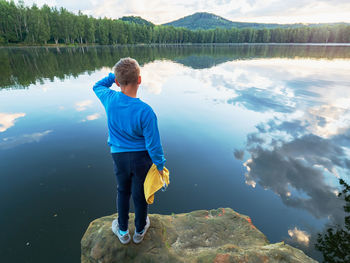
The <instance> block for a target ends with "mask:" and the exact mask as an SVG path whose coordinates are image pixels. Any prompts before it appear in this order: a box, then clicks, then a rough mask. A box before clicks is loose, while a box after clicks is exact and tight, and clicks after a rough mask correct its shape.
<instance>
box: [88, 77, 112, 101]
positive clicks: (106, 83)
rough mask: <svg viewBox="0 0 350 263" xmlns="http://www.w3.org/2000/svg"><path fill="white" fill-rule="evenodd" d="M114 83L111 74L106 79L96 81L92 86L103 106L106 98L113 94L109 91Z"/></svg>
mask: <svg viewBox="0 0 350 263" xmlns="http://www.w3.org/2000/svg"><path fill="white" fill-rule="evenodd" d="M114 82H115V75H114V74H113V73H109V74H108V76H107V77H105V78H103V79H101V80H99V81H97V82H96V83H95V85H94V86H93V88H92V89H93V91H94V92H95V94H96V96H97V97H98V98H99V99H100V101H101V102H102V104H105V102H106V100H107V98H108V97H109V96H110V95H111V94H112V93H113V92H114V91H113V90H111V89H109V88H110V87H111V86H112V85H113V83H114Z"/></svg>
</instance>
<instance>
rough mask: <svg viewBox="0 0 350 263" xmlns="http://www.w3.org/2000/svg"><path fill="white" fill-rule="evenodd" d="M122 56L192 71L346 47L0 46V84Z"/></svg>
mask: <svg viewBox="0 0 350 263" xmlns="http://www.w3.org/2000/svg"><path fill="white" fill-rule="evenodd" d="M126 56H130V57H134V58H135V59H137V60H138V61H139V63H140V65H143V64H146V63H149V62H152V61H156V60H163V59H168V60H172V61H176V62H178V63H180V64H183V65H185V66H187V67H191V68H194V69H204V68H210V67H213V66H216V65H219V64H221V63H224V62H227V61H232V60H250V59H253V58H277V57H278V58H323V59H324V58H327V59H335V58H350V54H349V52H348V47H341V46H340V47H332V46H314V45H313V46H296V45H232V46H211V45H209V46H208V45H203V46H154V47H153V48H149V47H143V46H124V47H118V48H116V47H111V46H104V47H79V48H35V47H31V48H0V60H1V65H0V72H1V74H0V88H10V87H11V88H23V87H28V86H29V85H30V84H35V83H37V82H43V81H44V80H45V79H49V80H51V81H54V80H55V79H56V78H58V79H61V80H63V79H65V78H67V77H69V76H74V77H78V76H79V74H82V73H84V72H88V73H91V72H93V71H94V70H96V69H101V68H103V67H106V66H107V67H111V65H114V64H115V62H116V61H118V60H119V58H122V57H126Z"/></svg>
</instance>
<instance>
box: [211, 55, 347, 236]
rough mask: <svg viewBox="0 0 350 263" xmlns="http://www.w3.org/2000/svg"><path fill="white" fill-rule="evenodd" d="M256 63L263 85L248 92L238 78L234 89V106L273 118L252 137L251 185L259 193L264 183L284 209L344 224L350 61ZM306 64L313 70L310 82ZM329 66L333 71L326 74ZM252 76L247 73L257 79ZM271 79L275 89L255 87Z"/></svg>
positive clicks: (249, 137)
mask: <svg viewBox="0 0 350 263" xmlns="http://www.w3.org/2000/svg"><path fill="white" fill-rule="evenodd" d="M249 63H250V64H251V65H252V67H254V72H253V74H252V75H253V76H252V78H253V80H252V82H253V83H254V84H255V85H252V84H253V83H250V82H249V81H248V83H249V87H242V85H241V83H240V81H241V80H240V79H241V78H239V77H236V79H239V81H238V82H235V81H234V80H233V81H232V82H231V85H229V86H228V89H232V90H233V93H234V94H233V98H231V99H228V100H227V103H229V104H234V105H238V106H240V107H244V108H246V109H248V110H251V111H255V112H259V113H262V112H273V115H272V117H271V118H270V119H267V120H266V121H264V122H260V123H258V124H257V125H256V132H252V133H249V134H248V135H247V137H246V147H245V150H246V152H248V155H249V159H248V160H246V161H245V162H244V166H245V167H246V170H247V172H246V174H245V178H246V183H247V184H248V185H251V186H253V187H255V186H256V184H257V183H258V184H259V185H261V186H262V187H264V188H265V189H270V190H272V191H274V192H275V193H276V194H277V195H279V196H280V198H281V200H282V201H283V203H284V204H286V205H288V206H291V207H295V208H301V209H305V210H307V211H309V212H310V213H311V214H313V215H314V216H315V217H316V218H327V217H328V218H330V219H331V220H332V221H334V222H340V221H341V220H342V218H343V212H342V206H343V205H344V204H343V203H342V202H340V201H339V199H338V198H337V192H338V188H339V186H338V184H337V178H339V177H343V178H349V177H348V176H349V168H350V160H349V152H350V149H349V142H350V141H349V135H350V104H349V103H348V102H349V99H348V98H349V97H350V90H349V89H345V87H349V86H350V81H349V78H348V72H346V71H345V70H343V69H344V68H350V61H348V60H344V61H334V62H332V63H329V64H327V62H325V61H317V63H316V62H315V61H303V60H301V61H298V60H293V61H288V60H285V61H283V60H280V59H278V60H274V59H273V60H268V61H260V62H259V63H253V62H251V61H250V62H249ZM238 64H239V63H238ZM244 64H246V63H244ZM244 64H243V66H245V65H244ZM299 64H300V67H301V68H304V69H305V68H306V67H307V69H308V70H307V71H304V72H302V75H303V76H300V74H299V73H300V72H301V71H302V69H301V68H298V67H297V66H298V65H299ZM325 64H327V72H324V71H323V73H322V75H321V72H320V69H322V67H323V66H324V65H325ZM269 65H270V67H269ZM237 66H238V65H236V67H237ZM244 70H246V72H245V73H240V74H245V75H246V74H248V73H249V70H247V68H243V69H241V71H242V72H244ZM266 71H269V74H268V75H267V76H266V75H265V72H266ZM233 75H235V74H233ZM269 76H273V82H271V81H270V82H263V83H264V84H263V85H258V84H256V83H257V82H256V81H255V80H254V78H255V79H262V80H263V79H264V78H266V77H269ZM225 77H227V76H226V75H225V74H224V73H223V77H222V78H223V79H224V78H225ZM216 78H218V76H216ZM231 79H232V78H231ZM246 79H248V78H246ZM225 82H226V83H228V82H229V81H228V80H226V81H225ZM266 83H267V84H266ZM265 84H266V85H265ZM243 155H244V152H243V151H242V149H237V150H236V151H235V157H236V158H237V159H239V160H242V159H243ZM294 236H295V235H294Z"/></svg>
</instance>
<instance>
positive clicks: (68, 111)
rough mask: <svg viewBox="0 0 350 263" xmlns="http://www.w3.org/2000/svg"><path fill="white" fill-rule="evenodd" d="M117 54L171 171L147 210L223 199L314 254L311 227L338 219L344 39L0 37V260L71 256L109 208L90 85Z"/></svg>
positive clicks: (272, 234) (348, 86)
mask: <svg viewBox="0 0 350 263" xmlns="http://www.w3.org/2000/svg"><path fill="white" fill-rule="evenodd" d="M127 56H130V57H133V58H135V59H137V60H138V61H139V63H140V65H141V75H142V80H143V82H142V84H141V86H140V90H139V94H138V95H139V97H140V98H141V99H142V100H144V101H145V102H147V103H148V104H150V105H151V106H152V107H153V109H154V111H155V112H156V113H157V115H158V122H159V129H160V133H161V138H162V144H163V148H164V152H165V156H166V158H167V163H166V166H167V167H168V169H169V170H170V172H171V184H170V187H169V188H168V190H167V191H166V192H164V193H159V194H157V195H156V199H155V203H154V204H153V205H151V206H150V212H151V213H160V214H171V213H182V212H188V211H192V210H197V209H212V208H218V207H231V208H233V209H234V210H236V211H237V212H239V213H242V214H246V215H249V216H250V217H251V218H252V222H253V224H254V225H255V226H257V228H259V229H260V230H261V231H262V232H263V233H264V234H265V235H266V236H267V238H268V239H269V241H270V242H280V241H282V240H284V241H285V242H286V243H288V244H291V245H293V246H295V247H298V248H300V249H302V250H303V251H305V253H307V254H308V255H310V256H312V257H313V258H315V259H318V260H320V259H321V257H320V254H319V253H317V252H316V251H315V249H314V243H315V240H316V238H317V233H319V232H322V231H324V229H325V226H326V225H327V224H329V223H341V222H342V221H343V219H344V214H343V209H342V206H343V205H344V204H343V203H342V202H341V201H340V200H338V198H337V191H339V189H340V186H339V183H338V178H344V179H345V180H346V181H347V182H349V172H350V171H349V168H350V161H349V154H350V47H349V46H317V45H313V46H307V45H302V46H293V45H233V46H180V47H179V46H163V47H159V46H155V47H141V46H140V47H135V46H134V47H132V46H130V47H127V46H126V47H119V48H116V47H88V48H86V47H85V48H59V49H58V48H1V49H0V61H1V63H0V211H1V214H0V225H1V229H2V233H1V235H0V253H1V254H0V258H1V261H2V262H6V263H9V262H35V263H39V262H51V263H53V262H79V260H80V239H81V237H82V235H83V234H84V232H85V230H86V228H87V227H88V224H89V222H91V221H92V220H93V219H95V218H98V217H102V216H105V215H109V214H112V213H115V212H116V209H115V198H116V180H115V177H114V174H113V164H112V159H111V156H110V154H109V149H108V146H107V143H106V140H107V125H106V116H105V113H104V109H103V107H102V105H101V104H100V102H99V101H98V99H97V98H96V97H95V95H94V93H93V92H92V86H93V84H94V83H95V82H96V81H98V80H100V79H101V78H103V77H104V76H106V75H107V74H108V73H109V72H111V70H112V67H113V65H114V64H115V63H116V62H117V61H118V60H119V59H120V58H122V57H127ZM114 88H115V89H117V87H116V86H115V85H114Z"/></svg>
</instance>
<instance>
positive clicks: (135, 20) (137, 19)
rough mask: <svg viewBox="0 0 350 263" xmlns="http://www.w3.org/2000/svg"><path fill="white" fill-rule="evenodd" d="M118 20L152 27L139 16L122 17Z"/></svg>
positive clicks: (151, 24)
mask: <svg viewBox="0 0 350 263" xmlns="http://www.w3.org/2000/svg"><path fill="white" fill-rule="evenodd" d="M119 20H122V21H124V22H129V23H135V24H139V25H146V26H154V24H153V23H151V22H149V21H147V20H146V19H143V18H142V17H140V16H123V17H122V18H119Z"/></svg>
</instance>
